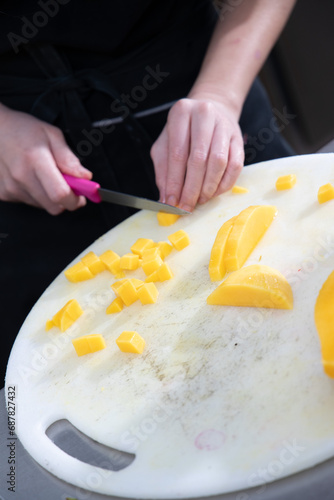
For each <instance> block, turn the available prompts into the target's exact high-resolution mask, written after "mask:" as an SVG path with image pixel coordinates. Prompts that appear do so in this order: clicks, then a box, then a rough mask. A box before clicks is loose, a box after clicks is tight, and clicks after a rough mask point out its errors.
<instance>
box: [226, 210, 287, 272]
mask: <svg viewBox="0 0 334 500" xmlns="http://www.w3.org/2000/svg"><path fill="white" fill-rule="evenodd" d="M276 213H277V208H276V207H273V206H271V205H255V206H250V207H248V208H246V209H245V210H243V211H242V212H240V214H239V215H238V216H237V217H236V219H235V221H234V224H233V228H232V230H231V232H230V234H229V236H228V239H227V243H226V248H225V256H224V263H225V267H226V271H227V272H230V271H236V270H237V269H240V268H241V267H242V266H243V264H244V263H245V262H246V260H247V258H248V257H249V255H250V254H251V252H252V251H253V250H254V248H255V247H256V245H257V244H258V242H259V241H260V239H261V238H262V236H263V235H264V233H265V232H266V231H267V229H268V227H269V226H270V224H271V223H272V221H273V219H274V217H275V215H276Z"/></svg>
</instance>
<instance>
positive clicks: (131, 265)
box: [119, 253, 139, 271]
mask: <svg viewBox="0 0 334 500" xmlns="http://www.w3.org/2000/svg"><path fill="white" fill-rule="evenodd" d="M138 265H139V255H136V254H134V253H126V254H125V255H123V256H122V257H121V259H120V262H119V267H120V268H121V269H127V270H128V271H134V270H135V269H138Z"/></svg>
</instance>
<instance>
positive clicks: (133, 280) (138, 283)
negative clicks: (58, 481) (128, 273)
mask: <svg viewBox="0 0 334 500" xmlns="http://www.w3.org/2000/svg"><path fill="white" fill-rule="evenodd" d="M130 281H131V283H133V285H134V287H135V289H136V290H138V289H139V288H140V287H141V286H142V285H144V281H143V280H139V279H138V278H130Z"/></svg>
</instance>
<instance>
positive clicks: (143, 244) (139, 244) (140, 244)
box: [131, 238, 154, 257]
mask: <svg viewBox="0 0 334 500" xmlns="http://www.w3.org/2000/svg"><path fill="white" fill-rule="evenodd" d="M153 246H154V241H153V240H151V239H149V238H138V240H137V241H136V243H134V244H133V245H132V247H131V252H132V253H135V254H137V255H139V257H142V255H143V252H144V250H146V249H147V248H151V247H153Z"/></svg>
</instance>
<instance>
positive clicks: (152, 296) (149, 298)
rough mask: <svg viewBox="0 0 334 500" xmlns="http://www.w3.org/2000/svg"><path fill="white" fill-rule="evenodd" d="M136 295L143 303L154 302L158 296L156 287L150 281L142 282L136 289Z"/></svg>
mask: <svg viewBox="0 0 334 500" xmlns="http://www.w3.org/2000/svg"><path fill="white" fill-rule="evenodd" d="M137 293H138V297H139V300H140V302H141V303H142V304H143V305H146V304H154V303H155V302H156V301H157V298H158V293H159V292H158V289H157V287H156V286H155V284H154V283H153V282H152V283H144V284H143V285H142V286H140V287H139V288H138V290H137Z"/></svg>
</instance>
